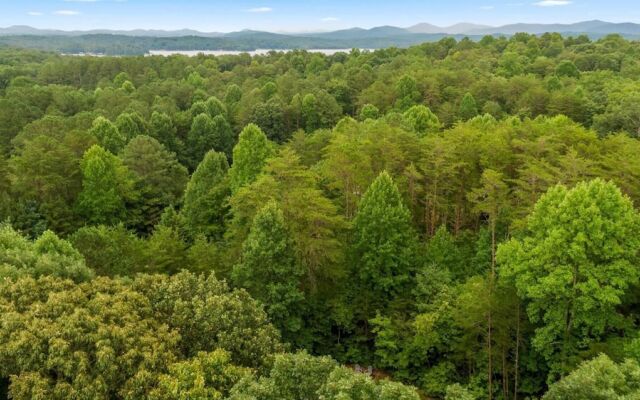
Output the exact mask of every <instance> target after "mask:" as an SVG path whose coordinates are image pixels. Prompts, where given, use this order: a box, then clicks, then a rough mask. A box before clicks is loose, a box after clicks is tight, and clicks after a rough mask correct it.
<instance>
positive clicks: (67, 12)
mask: <svg viewBox="0 0 640 400" xmlns="http://www.w3.org/2000/svg"><path fill="white" fill-rule="evenodd" d="M53 14H54V15H63V16H65V17H72V16H74V15H80V11H74V10H58V11H54V12H53Z"/></svg>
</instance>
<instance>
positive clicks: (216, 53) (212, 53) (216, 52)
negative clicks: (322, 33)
mask: <svg viewBox="0 0 640 400" xmlns="http://www.w3.org/2000/svg"><path fill="white" fill-rule="evenodd" d="M367 50H368V49H361V51H367ZM270 51H277V52H285V53H286V52H289V51H293V49H258V50H253V51H235V50H150V51H149V53H147V55H148V56H165V57H167V56H173V55H183V56H189V57H195V56H197V55H199V54H204V55H207V56H229V55H232V56H233V55H238V54H244V53H247V54H249V55H251V56H263V55H266V54H268V53H269V52H270ZM306 51H307V52H309V53H321V54H324V55H327V56H331V55H334V54H336V53H341V52H342V53H349V52H351V49H308V50H306Z"/></svg>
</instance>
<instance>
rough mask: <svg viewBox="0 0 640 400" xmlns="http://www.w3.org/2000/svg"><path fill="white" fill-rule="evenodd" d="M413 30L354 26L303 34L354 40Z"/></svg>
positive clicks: (408, 32)
mask: <svg viewBox="0 0 640 400" xmlns="http://www.w3.org/2000/svg"><path fill="white" fill-rule="evenodd" d="M412 33H413V32H411V31H409V30H407V29H404V28H397V27H395V26H378V27H375V28H371V29H362V28H352V29H345V30H340V31H335V32H321V33H306V34H303V35H301V36H306V37H317V38H325V39H340V40H353V39H373V38H385V37H393V36H406V35H411V34H412ZM426 33H440V32H426Z"/></svg>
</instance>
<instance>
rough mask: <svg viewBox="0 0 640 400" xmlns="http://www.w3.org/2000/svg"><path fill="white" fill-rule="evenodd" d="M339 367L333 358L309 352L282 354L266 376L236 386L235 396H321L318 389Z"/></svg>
mask: <svg viewBox="0 0 640 400" xmlns="http://www.w3.org/2000/svg"><path fill="white" fill-rule="evenodd" d="M336 367H337V363H336V362H335V361H334V360H333V359H331V358H330V357H313V356H310V355H309V354H307V353H306V352H299V353H296V354H279V355H276V356H275V359H274V362H273V366H272V367H271V369H270V370H269V372H268V374H266V376H262V377H260V378H258V379H256V378H255V377H250V378H246V379H245V380H244V381H242V382H240V383H239V384H238V385H237V386H236V387H235V388H234V389H233V395H232V396H231V399H233V400H241V399H255V400H258V399H260V400H295V399H317V398H318V395H317V392H318V390H320V388H321V387H322V385H323V384H324V383H325V382H326V380H327V378H328V376H329V374H330V373H331V371H333V370H334V369H335V368H336Z"/></svg>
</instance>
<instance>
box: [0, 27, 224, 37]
mask: <svg viewBox="0 0 640 400" xmlns="http://www.w3.org/2000/svg"><path fill="white" fill-rule="evenodd" d="M19 35H35V36H84V35H122V36H136V37H185V36H200V37H220V36H224V35H225V34H224V33H220V32H199V31H195V30H192V29H181V30H177V31H165V30H153V29H152V30H146V29H135V30H129V31H120V30H109V29H94V30H90V31H62V30H55V29H38V28H32V27H30V26H25V25H14V26H10V27H8V28H0V36H19Z"/></svg>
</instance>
